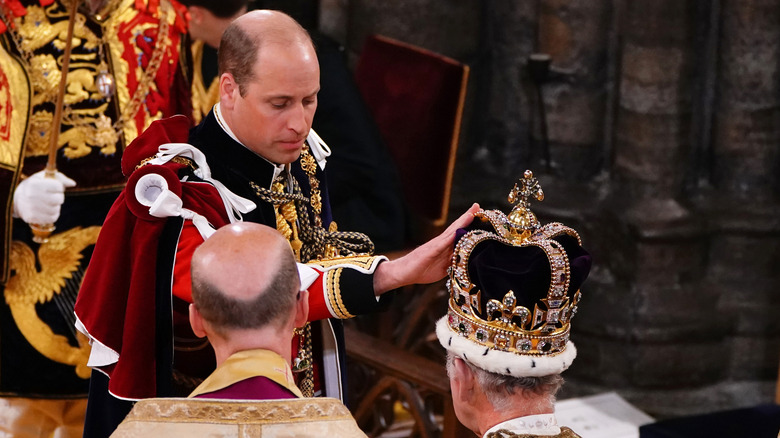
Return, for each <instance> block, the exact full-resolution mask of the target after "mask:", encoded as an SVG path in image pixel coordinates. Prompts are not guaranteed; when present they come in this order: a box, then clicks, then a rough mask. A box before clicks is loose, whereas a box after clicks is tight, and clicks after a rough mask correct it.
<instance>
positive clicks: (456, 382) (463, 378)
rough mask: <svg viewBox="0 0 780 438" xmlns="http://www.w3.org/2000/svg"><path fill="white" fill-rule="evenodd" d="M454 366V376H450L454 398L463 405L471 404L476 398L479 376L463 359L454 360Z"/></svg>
mask: <svg viewBox="0 0 780 438" xmlns="http://www.w3.org/2000/svg"><path fill="white" fill-rule="evenodd" d="M452 365H453V366H452V368H453V369H452V376H450V389H451V390H452V397H453V398H457V399H458V400H459V401H461V402H463V403H469V402H470V401H472V399H473V397H474V390H475V389H476V384H477V382H476V377H477V376H476V375H475V374H474V372H473V371H471V368H469V366H468V365H466V362H464V361H463V359H461V358H458V357H456V358H453V359H452Z"/></svg>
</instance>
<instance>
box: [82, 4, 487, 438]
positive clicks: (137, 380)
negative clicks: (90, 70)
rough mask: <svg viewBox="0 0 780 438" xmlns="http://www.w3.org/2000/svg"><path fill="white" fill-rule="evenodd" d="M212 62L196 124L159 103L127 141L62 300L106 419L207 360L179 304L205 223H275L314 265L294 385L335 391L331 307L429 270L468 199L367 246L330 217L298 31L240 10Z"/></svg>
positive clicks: (365, 303)
mask: <svg viewBox="0 0 780 438" xmlns="http://www.w3.org/2000/svg"><path fill="white" fill-rule="evenodd" d="M219 63H220V102H219V103H218V104H217V105H215V106H214V109H213V110H212V111H211V112H210V113H209V114H208V115H207V116H206V118H205V119H204V120H203V122H201V124H200V125H198V126H196V127H195V128H193V129H192V130H191V131H188V129H187V124H186V123H184V122H185V121H184V120H183V118H182V117H172V118H169V119H166V120H163V121H160V122H159V123H155V124H152V125H151V126H150V127H149V129H147V131H146V132H144V134H143V135H142V136H140V137H139V138H138V139H137V140H136V141H135V142H134V143H133V145H131V146H130V147H129V148H128V151H127V153H126V154H125V159H124V160H123V163H122V164H123V166H122V168H123V171H124V172H125V174H126V175H128V176H129V179H128V185H127V187H126V189H125V191H124V192H123V194H122V195H121V196H120V198H119V199H118V200H117V202H116V203H115V204H114V207H113V208H112V213H113V214H112V215H110V217H109V219H107V220H106V223H105V224H104V229H103V230H104V231H103V232H102V233H101V235H100V238H99V240H98V243H97V246H96V249H95V253H94V257H95V258H96V259H98V260H100V261H101V263H100V264H99V266H97V267H95V268H93V269H90V271H89V272H88V273H87V275H86V277H85V279H84V286H83V287H82V291H81V293H80V295H79V301H78V302H77V303H76V315H77V317H78V319H79V321H78V323H79V328H80V330H82V332H83V333H85V334H87V335H88V336H89V337H90V339H91V341H92V345H93V346H92V353H91V356H90V362H89V365H90V366H93V367H95V368H97V369H99V370H100V371H102V373H103V374H102V375H98V374H97V373H95V374H93V380H92V381H91V385H90V408H92V407H94V408H95V409H109V410H113V411H114V413H113V414H112V413H105V414H103V415H100V414H97V413H96V414H95V417H98V416H99V417H100V418H101V419H105V418H113V419H112V420H109V421H107V423H111V422H115V423H114V424H113V425H111V424H108V425H107V430H108V431H109V433H110V431H111V430H113V428H114V427H115V425H116V423H118V420H120V419H121V417H122V416H124V415H123V412H124V413H126V412H127V410H129V407H130V403H128V402H127V400H139V399H142V398H149V397H160V396H175V395H177V394H180V393H181V391H182V390H183V388H186V387H187V386H188V385H190V384H191V383H192V382H195V381H197V379H198V378H199V377H202V373H203V371H204V370H206V369H207V368H209V365H210V364H209V362H208V353H209V350H208V348H209V347H208V344H207V343H206V344H204V343H202V342H200V341H199V340H198V339H197V338H196V337H195V336H194V335H193V334H192V333H191V331H190V332H189V333H187V331H184V330H185V327H184V326H183V325H182V324H181V323H182V322H183V321H182V318H181V317H182V316H183V315H182V314H181V310H182V309H186V307H187V303H188V302H191V291H190V284H191V283H190V261H191V258H192V253H193V252H194V250H195V248H197V247H198V245H200V244H201V243H202V242H203V241H204V240H205V239H206V238H208V236H209V235H210V234H211V233H213V228H219V227H221V226H223V225H225V224H228V223H234V222H239V221H247V222H256V223H261V224H266V225H269V226H275V227H276V229H277V230H278V231H279V232H280V233H281V234H282V235H283V236H284V237H285V239H287V240H288V242H289V244H290V246H291V248H292V250H293V252H294V254H295V257H296V259H298V260H299V261H300V262H303V263H306V264H307V265H308V266H310V267H311V268H312V269H314V270H315V271H316V275H315V277H316V278H315V279H314V282H313V283H312V285H311V286H310V287H309V292H310V294H309V306H310V312H309V320H310V321H317V323H316V324H309V325H307V328H306V329H305V330H304V332H303V336H300V337H298V342H297V345H296V347H297V348H296V349H297V351H296V352H294V353H293V354H295V355H296V361H295V368H296V371H299V374H298V375H299V376H301V377H300V379H299V380H300V382H301V383H300V385H299V386H301V389H302V391H303V393H304V394H305V395H309V394H313V395H325V396H330V397H335V398H343V382H344V375H343V372H344V368H343V363H344V360H345V354H344V347H343V333H342V328H341V325H340V322H339V321H338V319H346V318H351V317H353V316H355V315H358V314H364V313H369V312H372V311H375V310H377V309H379V308H380V306H381V305H382V301H384V300H383V299H382V297H381V296H382V295H383V294H385V293H386V292H389V291H391V290H393V289H396V288H398V287H401V286H404V285H407V284H413V283H430V282H433V281H437V280H439V279H441V278H443V277H444V275H445V273H446V268H447V266H448V264H449V259H450V255H451V252H452V242H453V239H454V235H455V230H456V229H457V228H459V227H463V226H465V225H466V224H468V223H469V222H470V221H471V217H472V214H473V212H474V211H476V209H477V208H478V206H477V205H475V206H472V208H471V209H470V210H469V211H467V212H466V213H464V214H463V215H462V216H461V217H460V218H459V219H457V220H456V221H455V222H454V223H453V225H452V226H451V227H450V228H448V229H447V230H445V231H444V232H443V233H442V234H441V235H439V236H437V237H436V238H434V239H432V240H431V241H429V242H428V243H426V244H423V245H421V246H419V247H418V248H417V249H415V250H414V251H412V252H411V253H409V254H407V255H405V256H403V257H401V258H398V259H395V260H387V258H386V257H382V256H373V255H371V254H372V253H373V244H372V243H371V241H370V240H369V239H368V238H367V237H366V236H365V235H362V234H360V233H350V232H342V231H339V230H338V228H337V226H336V224H335V222H333V220H332V216H331V212H330V206H329V202H328V199H329V196H328V188H327V185H326V178H325V164H326V158H327V157H328V155H329V154H330V151H329V149H328V148H327V146H326V145H325V144H324V143H323V142H322V140H321V139H320V138H319V136H318V135H317V134H316V133H315V132H314V131H313V130H312V129H311V124H312V118H313V116H314V112H315V110H316V108H317V93H318V91H319V66H318V63H317V56H316V53H315V51H314V47H313V45H312V42H311V39H310V38H309V36H308V34H307V33H306V31H305V30H304V29H303V28H301V26H300V25H298V23H296V22H295V21H294V20H293V19H292V18H290V17H289V16H287V15H286V14H283V13H281V12H277V11H252V12H250V13H247V14H244V15H242V16H241V17H239V18H237V19H236V20H234V21H233V23H232V24H231V25H230V26H229V27H228V29H227V30H226V31H225V32H224V34H223V38H222V42H221V44H220V53H219ZM245 262H246V263H252V261H251V260H246V261H245ZM150 307H151V308H150ZM116 315H122V316H123V317H122V318H117V317H116ZM185 321H186V319H185ZM188 327H189V324H187V330H188V331H189V329H188ZM151 346H153V347H154V348H151ZM312 361H313V362H314V366H309V365H310V364H311V363H312ZM198 367H200V368H201V369H197V368H198ZM211 370H213V367H212V368H211V369H209V370H208V371H207V372H206V374H208V372H210V371H211ZM190 389H191V388H190ZM187 393H189V391H187ZM106 394H110V395H111V397H109V398H108V400H106ZM92 400H95V403H93V402H92ZM98 400H100V401H98ZM112 405H124V407H122V406H115V407H111V406H112ZM105 430H106V429H104V431H103V433H105ZM85 436H101V433H98V434H91V435H86V434H85Z"/></svg>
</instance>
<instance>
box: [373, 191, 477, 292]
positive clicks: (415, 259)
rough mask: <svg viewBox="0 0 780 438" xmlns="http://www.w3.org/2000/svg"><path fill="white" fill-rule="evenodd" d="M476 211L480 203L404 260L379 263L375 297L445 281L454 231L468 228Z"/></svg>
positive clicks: (375, 279) (375, 281)
mask: <svg viewBox="0 0 780 438" xmlns="http://www.w3.org/2000/svg"><path fill="white" fill-rule="evenodd" d="M478 210H479V204H476V203H475V204H473V205H472V206H471V208H469V209H468V210H467V211H466V212H465V213H463V214H462V215H461V216H460V217H459V218H458V219H456V220H455V221H454V222H452V224H450V226H449V227H447V229H446V230H444V232H442V233H441V234H439V235H438V236H436V237H434V238H433V239H431V240H429V241H428V242H426V243H424V244H423V245H421V246H419V247H417V248H416V249H415V250H414V251H412V252H410V253H409V254H406V255H405V256H403V257H400V258H398V259H395V260H390V261H387V262H384V263H382V264H380V265H379V266H378V267H377V269H376V272H375V273H374V292H375V293H376V295H377V296H378V295H381V294H383V293H385V292H387V291H390V290H393V289H396V288H399V287H401V286H406V285H409V284H426V283H433V282H434V281H438V280H441V279H442V278H444V276H445V275H447V267H448V266H449V265H450V259H451V257H452V250H453V246H454V245H453V243H454V240H455V232H456V231H457V230H458V229H459V228H464V227H466V226H468V225H469V224H470V223H471V221H472V219H474V213H476V212H477V211H478Z"/></svg>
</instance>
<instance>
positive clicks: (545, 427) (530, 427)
mask: <svg viewBox="0 0 780 438" xmlns="http://www.w3.org/2000/svg"><path fill="white" fill-rule="evenodd" d="M499 429H506V430H508V431H510V432H515V433H521V434H522V433H525V434H531V435H558V434H559V433H561V428H560V427H558V420H556V419H555V414H539V415H526V416H525V417H519V418H513V419H511V420H507V421H504V422H501V423H498V424H496V425H495V426H493V427H491V428H490V429H488V430H487V431H486V432H485V434H484V435H483V436H488V434H489V433H491V432H496V431H498V430H499Z"/></svg>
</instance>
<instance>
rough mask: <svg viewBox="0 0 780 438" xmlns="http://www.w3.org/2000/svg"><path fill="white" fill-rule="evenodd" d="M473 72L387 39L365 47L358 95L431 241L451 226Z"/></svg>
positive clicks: (421, 234)
mask: <svg viewBox="0 0 780 438" xmlns="http://www.w3.org/2000/svg"><path fill="white" fill-rule="evenodd" d="M468 76H469V68H468V66H466V65H463V64H461V63H459V62H457V61H455V60H453V59H450V58H447V57H445V56H442V55H439V54H437V53H434V52H431V51H429V50H425V49H422V48H419V47H416V46H413V45H411V44H406V43H403V42H401V41H397V40H394V39H391V38H387V37H384V36H379V35H373V36H371V37H369V38H368V39H367V40H366V42H365V45H364V46H363V50H362V53H361V55H360V58H359V60H358V64H357V67H356V69H355V79H356V82H357V86H358V89H359V90H360V92H361V94H362V95H363V98H364V99H365V101H366V104H367V105H368V108H369V110H370V111H371V113H372V115H373V116H374V119H375V120H376V122H377V125H378V126H379V130H380V132H381V134H382V137H383V139H384V140H385V142H386V143H387V146H388V148H389V150H390V153H391V155H392V157H393V159H394V160H395V164H396V167H397V168H398V172H399V176H400V179H401V185H402V187H403V192H404V196H405V198H406V201H407V203H408V205H409V209H410V212H411V215H412V218H413V220H414V221H415V223H413V224H412V225H413V227H415V228H417V229H418V231H417V233H415V234H416V236H412V240H413V241H416V242H413V243H419V241H422V240H427V238H429V237H431V236H432V235H434V234H436V231H437V230H438V229H439V228H440V227H442V226H443V225H445V223H446V222H447V213H448V210H449V202H450V188H451V186H452V175H453V169H454V165H455V154H456V151H457V148H458V139H459V134H460V125H461V117H462V114H463V103H464V100H465V96H466V83H467V81H468Z"/></svg>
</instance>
